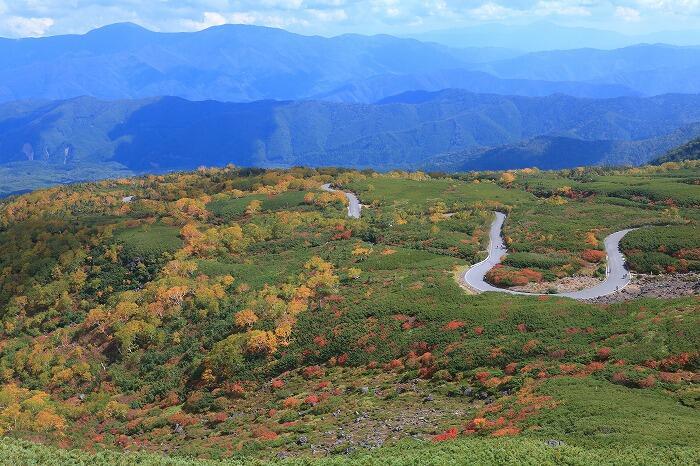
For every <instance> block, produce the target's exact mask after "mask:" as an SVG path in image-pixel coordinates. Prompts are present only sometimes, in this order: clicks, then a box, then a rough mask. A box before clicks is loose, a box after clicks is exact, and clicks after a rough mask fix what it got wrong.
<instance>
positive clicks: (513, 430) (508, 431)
mask: <svg viewBox="0 0 700 466" xmlns="http://www.w3.org/2000/svg"><path fill="white" fill-rule="evenodd" d="M519 433H520V429H518V428H517V427H503V428H501V429H498V430H494V431H493V432H491V435H493V436H494V437H505V436H509V435H518V434H519Z"/></svg>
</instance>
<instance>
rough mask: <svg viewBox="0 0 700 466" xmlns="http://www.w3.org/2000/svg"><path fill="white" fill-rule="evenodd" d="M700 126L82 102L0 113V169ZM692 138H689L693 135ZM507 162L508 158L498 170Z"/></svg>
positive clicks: (469, 111)
mask: <svg viewBox="0 0 700 466" xmlns="http://www.w3.org/2000/svg"><path fill="white" fill-rule="evenodd" d="M698 121H700V96H695V95H688V96H685V95H666V96H657V97H651V98H639V97H624V98H615V99H599V100H591V99H577V98H573V97H568V96H564V95H553V96H547V97H518V96H500V95H493V94H473V93H469V92H466V91H460V90H446V91H440V92H434V93H430V92H411V93H405V94H401V95H398V96H395V97H392V98H388V99H384V100H382V101H381V102H379V103H377V104H373V105H367V104H344V103H332V102H321V101H298V102H296V101H259V102H251V103H243V104H235V103H222V102H214V101H204V102H192V101H186V100H182V99H178V98H171V97H165V98H153V99H145V100H128V101H100V100H96V99H93V98H87V97H85V98H77V99H71V100H67V101H53V102H48V103H47V102H16V103H8V104H4V105H0V163H8V162H34V161H44V162H48V163H52V164H56V165H60V166H65V165H69V164H81V163H87V162H89V163H100V162H106V161H111V162H117V163H119V164H122V165H123V166H124V167H126V168H127V169H130V170H134V171H146V170H148V171H159V170H173V169H187V168H194V167H197V166H200V165H225V164H227V163H235V164H238V165H243V166H267V167H269V166H293V165H300V164H303V165H311V166H320V165H342V166H347V167H372V168H376V169H386V168H401V167H412V166H419V165H422V164H424V163H425V161H426V160H427V159H428V158H430V157H432V156H435V155H439V154H445V153H451V152H457V151H463V150H470V149H477V148H492V147H498V146H503V145H506V144H514V143H519V142H521V141H524V140H528V139H531V138H534V137H538V136H556V137H566V138H574V139H580V140H583V141H613V142H616V141H618V142H619V141H639V140H646V139H651V138H658V137H664V136H666V135H669V134H672V133H674V132H679V131H680V130H679V128H683V127H688V125H692V124H694V123H697V122H698ZM691 128H692V127H691ZM686 133H689V134H690V135H689V136H688V138H691V137H693V136H695V134H694V133H693V132H692V131H688V132H686ZM686 133H684V132H683V131H680V132H679V134H686ZM678 142H679V143H680V142H682V141H678ZM613 146H614V144H613ZM649 147H650V148H649V149H647V150H640V151H639V153H638V154H636V155H635V156H634V157H629V156H628V154H627V153H624V154H623V153H621V152H620V151H617V152H616V151H611V152H609V153H608V154H607V156H606V159H605V160H606V161H607V162H608V163H612V164H615V163H620V162H621V161H623V160H624V162H626V163H640V162H644V161H646V160H648V159H649V158H651V157H652V156H653V155H655V154H658V153H661V152H663V151H665V150H667V149H668V146H667V147H664V148H663V149H662V150H661V151H658V152H655V150H656V149H654V146H653V145H652V146H649ZM561 159H562V160H563V161H564V162H562V166H577V165H581V164H582V163H585V162H586V160H584V159H582V158H581V157H579V156H578V155H577V154H575V153H572V154H562V157H561ZM509 164H510V162H508V161H504V163H503V164H501V165H499V166H498V167H497V168H508V167H509V166H510V165H509Z"/></svg>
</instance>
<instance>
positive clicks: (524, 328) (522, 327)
mask: <svg viewBox="0 0 700 466" xmlns="http://www.w3.org/2000/svg"><path fill="white" fill-rule="evenodd" d="M516 328H517V329H518V332H520V333H525V332H527V324H524V323H520V324H518V326H517V327H516Z"/></svg>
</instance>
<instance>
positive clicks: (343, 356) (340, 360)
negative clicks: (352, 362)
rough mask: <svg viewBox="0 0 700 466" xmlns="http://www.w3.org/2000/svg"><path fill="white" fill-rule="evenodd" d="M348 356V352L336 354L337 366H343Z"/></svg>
mask: <svg viewBox="0 0 700 466" xmlns="http://www.w3.org/2000/svg"><path fill="white" fill-rule="evenodd" d="M349 357H350V356H348V353H343V354H341V355H340V356H338V359H337V364H338V365H339V366H344V365H345V364H346V363H347V362H348V358H349Z"/></svg>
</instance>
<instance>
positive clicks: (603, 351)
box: [596, 347, 611, 361]
mask: <svg viewBox="0 0 700 466" xmlns="http://www.w3.org/2000/svg"><path fill="white" fill-rule="evenodd" d="M610 353H611V350H610V348H608V347H603V348H600V349H599V350H598V352H597V353H596V356H598V359H600V360H602V361H605V360H606V359H608V358H609V357H610Z"/></svg>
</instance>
